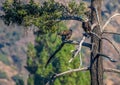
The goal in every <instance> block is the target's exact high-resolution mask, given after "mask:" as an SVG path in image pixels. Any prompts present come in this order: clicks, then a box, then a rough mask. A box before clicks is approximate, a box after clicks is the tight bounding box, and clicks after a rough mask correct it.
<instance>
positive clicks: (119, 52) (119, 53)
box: [101, 38, 120, 56]
mask: <svg viewBox="0 0 120 85" xmlns="http://www.w3.org/2000/svg"><path fill="white" fill-rule="evenodd" d="M101 39H104V40H107V41H108V42H109V43H110V44H111V45H112V46H113V47H114V49H115V50H116V52H117V53H118V55H119V56H120V51H119V50H118V48H117V47H116V46H115V44H114V43H113V42H112V41H111V40H109V39H107V38H101Z"/></svg>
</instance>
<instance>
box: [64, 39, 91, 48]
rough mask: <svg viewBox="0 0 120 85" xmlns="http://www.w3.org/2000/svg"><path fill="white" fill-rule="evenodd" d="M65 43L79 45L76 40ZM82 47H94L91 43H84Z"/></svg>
mask: <svg viewBox="0 0 120 85" xmlns="http://www.w3.org/2000/svg"><path fill="white" fill-rule="evenodd" d="M64 43H66V44H74V45H79V41H75V40H67V41H64ZM82 46H85V47H88V48H91V46H92V45H91V44H90V43H87V42H83V43H82Z"/></svg>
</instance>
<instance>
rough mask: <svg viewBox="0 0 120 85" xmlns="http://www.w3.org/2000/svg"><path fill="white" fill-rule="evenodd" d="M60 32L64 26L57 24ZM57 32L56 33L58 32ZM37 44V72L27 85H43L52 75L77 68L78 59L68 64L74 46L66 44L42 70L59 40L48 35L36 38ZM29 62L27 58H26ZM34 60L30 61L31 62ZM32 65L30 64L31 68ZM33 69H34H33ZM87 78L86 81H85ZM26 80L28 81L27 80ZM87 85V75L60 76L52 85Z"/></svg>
mask: <svg viewBox="0 0 120 85" xmlns="http://www.w3.org/2000/svg"><path fill="white" fill-rule="evenodd" d="M59 26H60V30H63V29H66V26H65V25H63V23H59ZM60 30H58V31H60ZM37 37H39V39H38V38H37V43H39V44H37V45H36V46H35V48H36V51H37V52H36V55H37V56H36V57H35V58H36V61H35V62H37V66H38V67H37V70H36V71H34V73H32V74H34V77H33V76H32V77H30V78H29V79H33V80H34V84H33V81H31V84H29V85H45V83H46V82H47V81H48V79H50V76H52V75H53V74H54V73H60V72H64V71H67V70H69V68H78V67H79V59H78V58H76V59H75V60H74V61H73V62H72V63H69V62H68V61H69V59H70V58H71V53H70V51H71V50H72V49H74V46H72V45H70V44H66V45H65V46H64V47H63V48H62V50H60V52H58V53H57V54H56V56H55V58H54V59H53V61H52V62H51V63H50V64H49V66H48V67H47V68H44V66H45V64H46V62H47V60H48V58H49V57H48V56H50V55H51V54H52V53H53V52H54V51H55V50H56V48H57V47H58V46H59V45H60V43H61V39H60V37H59V36H57V34H56V33H53V34H51V33H49V34H46V35H39V36H37ZM28 60H29V58H28ZM33 61H34V60H33V59H31V62H33ZM32 65H34V63H32V64H31V66H32ZM33 69H34V68H33ZM86 78H87V79H86ZM29 79H28V80H29ZM29 83H30V80H29ZM79 84H80V85H89V73H88V72H86V73H82V72H78V73H72V74H69V75H65V76H62V77H60V78H57V79H56V80H55V82H54V83H53V84H52V85H79Z"/></svg>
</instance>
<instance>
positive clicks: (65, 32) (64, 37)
mask: <svg viewBox="0 0 120 85" xmlns="http://www.w3.org/2000/svg"><path fill="white" fill-rule="evenodd" d="M58 35H60V36H61V39H62V41H65V40H68V39H70V37H71V36H72V30H71V29H70V30H63V31H62V32H60V33H58Z"/></svg>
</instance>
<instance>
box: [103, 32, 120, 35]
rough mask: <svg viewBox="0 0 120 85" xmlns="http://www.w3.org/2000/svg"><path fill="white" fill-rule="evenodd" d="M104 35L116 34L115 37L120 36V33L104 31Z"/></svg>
mask: <svg viewBox="0 0 120 85" xmlns="http://www.w3.org/2000/svg"><path fill="white" fill-rule="evenodd" d="M103 34H115V35H120V33H117V32H107V31H104V32H103Z"/></svg>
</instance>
